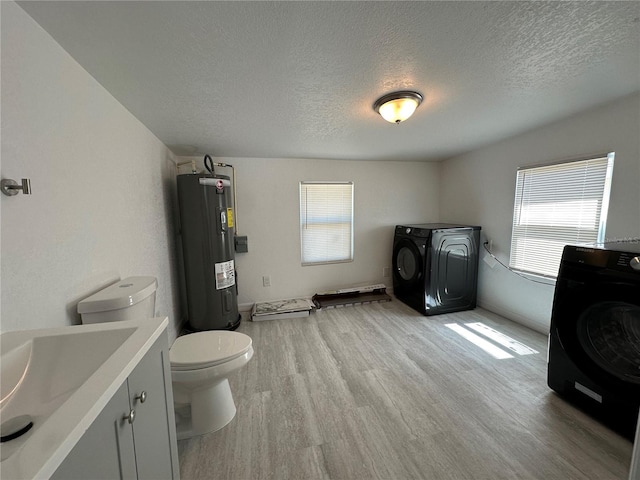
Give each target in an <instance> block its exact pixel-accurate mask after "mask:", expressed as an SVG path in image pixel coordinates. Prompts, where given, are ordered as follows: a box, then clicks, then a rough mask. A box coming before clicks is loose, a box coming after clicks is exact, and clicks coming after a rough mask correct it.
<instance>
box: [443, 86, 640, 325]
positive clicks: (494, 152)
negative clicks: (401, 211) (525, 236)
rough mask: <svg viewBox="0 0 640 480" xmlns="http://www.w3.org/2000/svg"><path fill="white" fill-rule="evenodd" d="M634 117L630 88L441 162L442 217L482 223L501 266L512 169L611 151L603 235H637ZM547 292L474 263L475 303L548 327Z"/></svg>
mask: <svg viewBox="0 0 640 480" xmlns="http://www.w3.org/2000/svg"><path fill="white" fill-rule="evenodd" d="M639 117H640V95H638V94H634V95H631V96H627V97H625V98H622V99H620V100H618V101H616V102H613V103H610V104H607V105H604V106H601V107H599V108H595V109H592V110H589V111H587V112H584V113H582V114H579V115H576V116H573V117H571V118H568V119H565V120H562V121H559V122H555V123H552V124H549V125H546V126H544V127H542V128H539V129H536V130H534V131H531V132H528V133H525V134H523V135H519V136H516V137H513V138H510V139H508V140H505V141H503V142H500V143H497V144H494V145H491V146H488V147H486V148H482V149H479V150H476V151H474V152H471V153H469V154H466V155H462V156H460V157H457V158H453V159H449V160H447V161H445V162H443V164H442V166H441V177H440V178H441V189H440V217H441V219H442V220H443V221H451V222H463V223H474V224H478V225H481V226H482V228H483V238H485V237H488V238H490V239H492V240H493V249H494V252H495V254H496V256H497V257H498V258H499V259H500V260H501V261H502V262H503V263H505V264H508V261H509V248H510V240H511V221H512V218H513V199H514V194H515V176H516V170H517V168H518V167H520V166H525V165H534V164H540V163H545V162H553V161H557V160H562V159H568V158H576V157H581V156H588V155H590V154H598V153H607V152H610V151H615V152H616V156H615V166H614V172H613V183H612V190H611V204H610V207H609V218H608V223H607V231H606V237H607V238H609V239H614V238H618V239H621V238H632V237H638V236H640V188H639V185H640V121H639ZM553 291H554V286H553V285H552V286H545V285H539V284H536V283H532V282H530V281H528V280H525V279H522V278H520V277H518V276H516V275H515V274H513V273H511V272H509V271H507V270H506V269H504V268H502V267H501V266H499V265H498V266H495V267H494V268H489V266H488V265H487V264H486V263H485V262H483V261H480V276H479V285H478V300H479V304H480V305H481V306H484V307H486V308H487V309H489V310H493V311H495V312H497V313H500V314H503V315H505V316H506V317H508V318H511V319H513V320H516V321H519V322H521V323H523V324H525V325H528V326H530V327H532V328H534V329H536V330H539V331H541V332H548V328H549V320H550V317H551V306H552V301H553Z"/></svg>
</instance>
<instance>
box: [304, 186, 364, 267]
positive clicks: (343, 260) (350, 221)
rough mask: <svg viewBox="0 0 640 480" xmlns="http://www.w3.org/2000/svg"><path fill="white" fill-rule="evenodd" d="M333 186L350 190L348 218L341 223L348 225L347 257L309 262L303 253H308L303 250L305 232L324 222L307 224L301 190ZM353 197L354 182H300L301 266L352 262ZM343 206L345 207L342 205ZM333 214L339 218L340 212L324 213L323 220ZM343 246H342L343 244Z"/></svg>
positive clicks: (306, 211) (307, 217) (305, 206)
mask: <svg viewBox="0 0 640 480" xmlns="http://www.w3.org/2000/svg"><path fill="white" fill-rule="evenodd" d="M335 185H344V186H348V187H349V188H350V192H349V197H350V198H349V202H348V204H349V205H348V208H349V212H348V214H349V218H348V222H342V223H348V224H349V225H348V231H349V234H348V235H349V241H348V250H349V251H348V255H345V256H343V258H332V259H327V258H328V256H327V257H326V258H325V259H322V260H309V258H308V256H307V257H305V252H307V253H308V250H307V249H305V230H306V229H307V228H308V227H309V226H311V225H315V226H321V225H322V224H323V223H326V222H322V221H316V222H309V221H308V220H309V215H308V206H307V205H303V189H304V188H305V187H307V186H308V187H311V188H313V186H319V187H323V186H335ZM354 196H355V187H354V182H352V181H301V182H300V184H299V204H300V212H299V218H300V262H301V265H302V266H312V265H328V264H334V263H349V262H353V259H354V234H353V226H354V216H355V215H354ZM304 198H305V199H308V196H307V193H306V192H305V193H304ZM342 206H345V205H342ZM332 213H333V214H334V215H337V216H341V215H340V214H341V213H342V212H325V217H324V218H325V220H326V217H327V215H330V214H332ZM321 233H325V234H326V233H327V232H326V231H325V232H321ZM343 246H344V244H343Z"/></svg>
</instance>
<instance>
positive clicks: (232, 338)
mask: <svg viewBox="0 0 640 480" xmlns="http://www.w3.org/2000/svg"><path fill="white" fill-rule="evenodd" d="M250 348H251V337H249V336H248V335H245V334H244V333H239V332H228V331H225V330H215V331H206V332H196V333H191V334H189V335H183V336H182V337H178V338H177V339H176V341H175V342H173V345H172V346H171V349H170V350H169V358H170V362H171V369H172V370H195V369H198V368H206V367H211V366H213V365H217V364H220V363H224V362H228V361H229V360H233V359H234V358H236V357H239V356H240V355H244V354H245V353H247V351H248V350H249V349H250Z"/></svg>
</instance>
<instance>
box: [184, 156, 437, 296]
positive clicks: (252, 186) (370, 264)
mask: <svg viewBox="0 0 640 480" xmlns="http://www.w3.org/2000/svg"><path fill="white" fill-rule="evenodd" d="M190 159H191V158H189V157H183V158H179V159H178V160H179V161H181V162H182V161H188V160H190ZM195 159H196V160H197V161H198V165H199V168H200V169H201V168H202V160H201V157H197V158H195ZM214 161H219V162H223V163H229V164H232V165H233V166H234V167H235V169H236V174H237V197H238V206H237V212H236V216H237V221H238V227H239V232H238V234H240V235H247V236H248V240H249V252H248V253H238V254H236V263H237V267H236V268H237V271H238V287H239V297H238V302H239V303H240V304H241V308H243V307H244V308H246V304H248V303H253V302H257V301H265V300H278V299H286V298H292V297H299V296H311V295H313V294H315V293H319V292H323V291H327V290H332V289H335V288H340V287H349V286H356V285H367V284H373V283H385V284H386V285H387V286H388V287H389V288H390V289H391V287H392V281H391V277H388V278H383V276H382V269H383V267H391V253H392V252H391V249H392V242H393V231H394V226H395V225H396V224H403V223H420V222H427V221H438V220H439V215H438V196H439V186H438V171H439V165H438V164H436V163H423V162H392V161H391V162H366V161H365V162H356V161H339V160H309V159H306V160H300V159H295V160H286V159H262V158H214ZM187 171H188V168H182V169H181V172H185V173H186V172H187ZM216 173H221V174H223V175H228V174H229V173H230V170H229V169H225V168H219V169H216ZM303 180H316V181H324V180H326V181H353V182H354V239H355V241H354V252H355V253H354V261H353V262H350V263H341V264H331V265H318V266H305V267H303V266H301V265H300V220H299V219H300V217H299V182H300V181H303ZM263 275H270V276H271V287H263V286H262V276H263Z"/></svg>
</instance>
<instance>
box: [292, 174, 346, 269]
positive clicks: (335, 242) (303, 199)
mask: <svg viewBox="0 0 640 480" xmlns="http://www.w3.org/2000/svg"><path fill="white" fill-rule="evenodd" d="M300 243H301V252H302V264H303V265H315V264H319V263H338V262H350V261H352V260H353V182H300Z"/></svg>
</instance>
